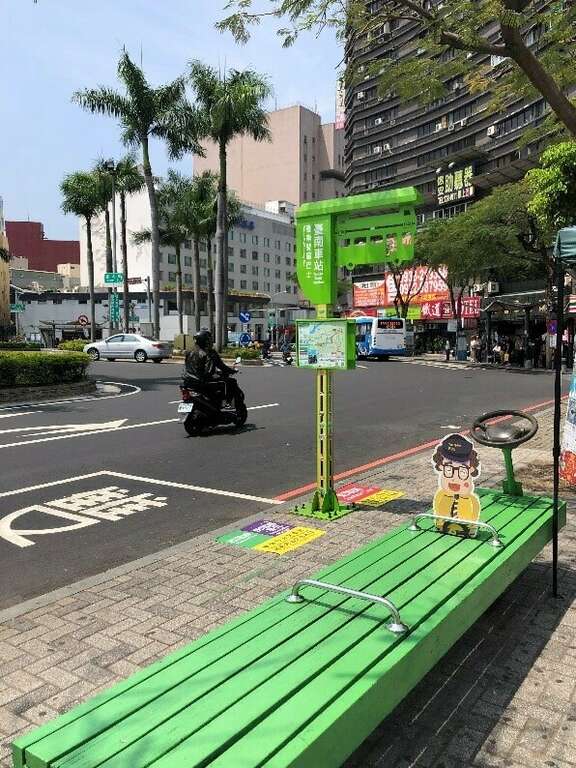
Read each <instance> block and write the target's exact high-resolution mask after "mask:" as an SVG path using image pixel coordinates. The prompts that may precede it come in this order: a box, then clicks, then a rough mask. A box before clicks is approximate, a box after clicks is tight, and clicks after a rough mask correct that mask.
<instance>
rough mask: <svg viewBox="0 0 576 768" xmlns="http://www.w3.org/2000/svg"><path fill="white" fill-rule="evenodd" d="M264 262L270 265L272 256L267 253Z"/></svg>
mask: <svg viewBox="0 0 576 768" xmlns="http://www.w3.org/2000/svg"><path fill="white" fill-rule="evenodd" d="M264 261H265V263H266V264H269V263H270V254H269V253H265V254H264Z"/></svg>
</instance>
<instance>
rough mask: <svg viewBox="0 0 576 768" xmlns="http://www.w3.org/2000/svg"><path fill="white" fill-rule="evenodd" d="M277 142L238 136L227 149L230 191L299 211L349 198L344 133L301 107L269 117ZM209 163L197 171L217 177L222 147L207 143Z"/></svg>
mask: <svg viewBox="0 0 576 768" xmlns="http://www.w3.org/2000/svg"><path fill="white" fill-rule="evenodd" d="M268 118H269V127H270V131H271V133H272V141H270V142H267V141H264V142H257V141H254V139H252V138H250V137H248V136H238V137H237V138H235V139H234V140H233V141H231V142H230V144H229V145H228V185H229V187H230V188H231V189H233V190H235V192H236V193H237V194H238V196H239V197H240V198H241V199H242V200H249V201H250V202H253V203H256V204H257V205H259V206H263V205H264V204H265V203H266V202H267V201H269V200H287V201H289V202H291V203H295V204H296V205H300V204H301V203H304V202H311V201H313V200H327V199H329V198H332V197H339V196H340V195H342V194H343V193H344V131H343V130H341V129H336V128H335V125H334V123H324V124H322V122H321V119H320V116H319V115H317V114H316V113H315V112H312V110H310V109H307V108H306V107H302V106H294V107H286V108H285V109H277V110H276V111H274V112H270V113H269V115H268ZM203 147H204V150H205V152H206V157H204V158H202V157H195V158H194V170H195V171H196V172H197V173H202V171H205V170H211V171H214V172H215V173H217V172H218V147H217V146H216V145H215V144H214V143H212V142H204V143H203Z"/></svg>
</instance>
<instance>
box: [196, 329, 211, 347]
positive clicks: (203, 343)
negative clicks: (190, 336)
mask: <svg viewBox="0 0 576 768" xmlns="http://www.w3.org/2000/svg"><path fill="white" fill-rule="evenodd" d="M194 341H195V342H196V344H197V345H198V346H199V347H200V349H206V347H207V346H208V345H209V344H210V342H211V341H212V334H211V333H210V331H206V330H204V331H198V333H195V334H194Z"/></svg>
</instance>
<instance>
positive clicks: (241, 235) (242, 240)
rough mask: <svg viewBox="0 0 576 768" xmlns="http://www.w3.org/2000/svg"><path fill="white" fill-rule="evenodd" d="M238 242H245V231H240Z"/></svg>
mask: <svg viewBox="0 0 576 768" xmlns="http://www.w3.org/2000/svg"><path fill="white" fill-rule="evenodd" d="M240 242H241V243H245V242H246V232H240Z"/></svg>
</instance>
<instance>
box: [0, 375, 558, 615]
mask: <svg viewBox="0 0 576 768" xmlns="http://www.w3.org/2000/svg"><path fill="white" fill-rule="evenodd" d="M179 370H180V369H179V366H178V365H175V364H168V363H166V364H164V365H162V366H157V365H152V364H147V365H138V364H136V363H106V362H101V363H96V364H94V365H93V367H92V373H93V375H94V376H95V377H96V378H97V379H99V380H100V381H102V382H112V383H114V382H117V383H120V384H122V387H121V389H120V392H119V393H118V392H117V390H116V389H115V390H114V392H112V391H111V392H109V393H108V394H106V393H105V395H104V396H103V397H99V398H96V399H95V398H90V399H85V400H81V401H64V402H60V403H55V404H46V403H45V404H41V405H37V406H34V405H31V406H19V407H17V408H14V407H12V408H3V409H0V462H1V466H2V473H1V476H0V514H1V517H2V520H1V521H0V608H1V607H6V606H8V605H11V604H14V603H17V602H20V601H21V600H23V599H27V598H29V597H32V596H35V595H37V594H41V593H44V592H46V591H49V590H50V589H54V588H56V587H58V586H62V585H64V584H67V583H70V582H72V581H75V580H77V579H79V578H83V577H85V576H89V575H92V574H94V573H99V572H101V571H103V570H105V569H106V568H110V567H114V566H115V565H119V564H121V563H123V562H127V561H130V560H132V559H134V558H137V557H140V556H143V555H145V554H148V553H150V552H154V551H157V550H159V549H161V548H163V547H165V546H169V545H170V544H173V543H177V542H179V541H182V540H184V539H186V538H189V537H190V536H192V535H195V534H197V533H200V532H203V531H206V530H210V529H213V528H216V527H219V526H221V525H224V524H226V523H228V522H231V521H233V520H235V519H238V518H240V517H243V516H245V515H246V514H248V513H252V512H254V511H255V510H257V509H258V508H259V507H260V508H262V509H263V508H265V507H266V506H267V505H268V504H269V502H270V501H272V500H273V499H274V497H275V496H277V495H279V494H282V493H283V492H285V491H287V490H289V489H291V488H294V487H299V486H301V485H303V484H306V483H308V482H310V481H311V480H313V479H314V455H313V450H314V378H313V375H312V374H310V373H309V372H304V371H299V370H297V369H292V368H280V367H270V368H248V367H246V368H243V370H242V376H241V378H240V384H241V386H242V387H243V389H244V390H245V392H246V397H247V404H248V405H249V406H250V407H252V408H253V410H251V411H250V416H249V420H248V422H249V423H248V428H247V429H246V431H243V432H240V433H230V432H224V433H221V434H217V435H212V436H210V437H203V438H195V439H191V438H187V437H186V435H185V433H184V430H183V428H182V426H181V425H180V424H179V423H178V421H177V416H176V404H175V403H174V402H173V401H175V400H177V398H178V394H179V393H178V382H179ZM118 394H119V395H120V396H117V395H118ZM551 397H552V377H551V376H550V375H547V374H540V375H536V374H535V375H525V374H521V373H509V372H503V371H484V370H470V369H465V368H460V367H444V366H442V365H438V366H434V365H432V366H431V365H426V366H424V365H419V364H417V363H414V364H413V363H408V362H394V361H390V362H389V363H367V364H366V365H364V366H363V367H361V368H358V369H357V370H356V371H354V372H348V373H342V374H341V375H338V376H337V377H336V384H335V413H334V425H335V445H336V460H335V469H336V471H341V470H346V469H349V468H353V467H355V466H359V465H361V464H364V463H366V462H369V461H372V460H375V459H378V458H380V457H382V456H386V455H389V454H392V453H395V452H398V451H402V450H403V449H406V448H409V447H411V446H414V445H416V444H419V443H422V442H425V441H428V440H431V439H434V438H436V437H437V436H440V435H442V434H443V433H446V432H447V431H450V430H452V429H454V428H460V427H463V426H466V425H468V424H469V423H470V421H471V420H472V417H473V416H475V415H477V414H479V413H481V412H482V411H485V410H491V409H494V408H504V407H510V408H512V407H514V408H522V407H524V406H527V405H530V404H534V403H538V402H542V401H546V400H549V399H550V398H551ZM399 471H401V465H400V469H399ZM38 486H40V487H38ZM23 510H25V512H22V511H23ZM58 528H65V529H66V530H65V531H61V532H58V530H57V529H58ZM40 530H41V531H44V533H42V534H41V533H38V531H40ZM26 531H34V532H35V533H26ZM48 531H50V533H48Z"/></svg>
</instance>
